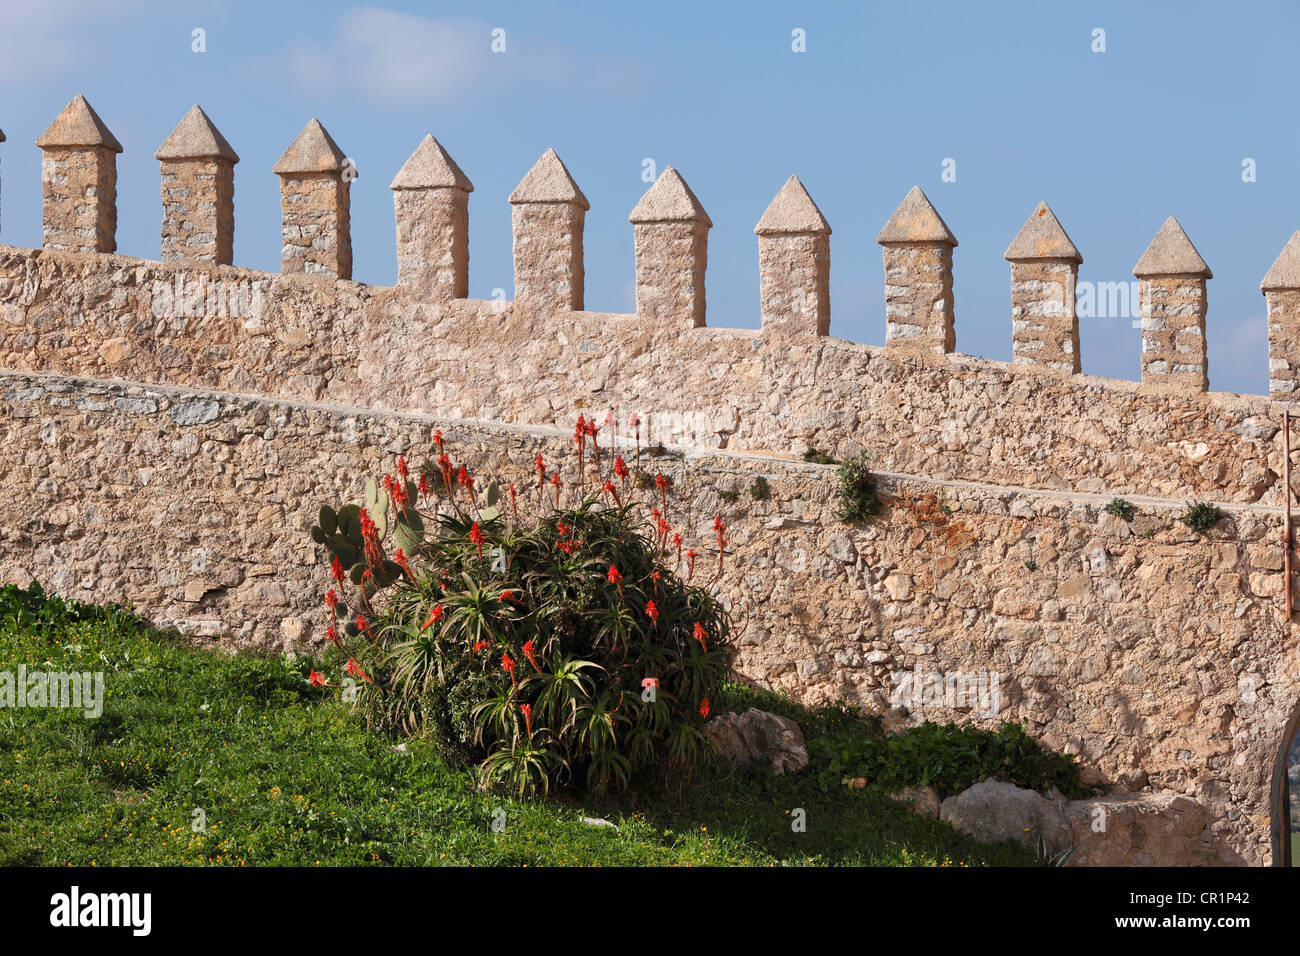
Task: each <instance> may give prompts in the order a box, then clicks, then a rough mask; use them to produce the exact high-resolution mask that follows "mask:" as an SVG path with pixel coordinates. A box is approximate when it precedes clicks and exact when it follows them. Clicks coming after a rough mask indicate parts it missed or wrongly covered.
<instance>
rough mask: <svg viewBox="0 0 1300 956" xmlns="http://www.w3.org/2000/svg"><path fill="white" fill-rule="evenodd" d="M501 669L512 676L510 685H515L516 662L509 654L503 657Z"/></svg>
mask: <svg viewBox="0 0 1300 956" xmlns="http://www.w3.org/2000/svg"><path fill="white" fill-rule="evenodd" d="M501 669H502V670H503V671H505V672H506V673H507V674H509V675H510V685H511V686H512V687H513V686H514V683H515V662H514V661H512V660H511V659H510V654H509V652H506V653H505V654H502V655H501Z"/></svg>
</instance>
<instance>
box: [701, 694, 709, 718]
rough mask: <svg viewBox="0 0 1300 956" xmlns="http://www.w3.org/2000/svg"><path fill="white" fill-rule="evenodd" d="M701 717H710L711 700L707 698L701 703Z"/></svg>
mask: <svg viewBox="0 0 1300 956" xmlns="http://www.w3.org/2000/svg"><path fill="white" fill-rule="evenodd" d="M700 716H701V717H708V716H709V698H707V697H706V698H704V700H702V701H700Z"/></svg>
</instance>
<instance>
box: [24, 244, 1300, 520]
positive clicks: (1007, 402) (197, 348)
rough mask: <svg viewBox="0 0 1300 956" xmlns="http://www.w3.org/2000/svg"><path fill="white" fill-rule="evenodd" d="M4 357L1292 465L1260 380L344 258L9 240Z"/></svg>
mask: <svg viewBox="0 0 1300 956" xmlns="http://www.w3.org/2000/svg"><path fill="white" fill-rule="evenodd" d="M178 283H179V285H178ZM178 288H179V292H178V291H177V290H178ZM232 296H234V297H236V298H238V297H239V296H243V297H244V298H245V299H246V300H247V301H245V302H244V304H243V306H241V308H243V309H244V311H243V312H239V308H234V309H232V307H231V306H230V305H229V301H230V299H231V297H232ZM254 310H255V311H256V314H251V313H252V312H254ZM232 312H235V313H238V314H232ZM502 355H509V356H510V361H508V362H503V361H501V356H502ZM0 368H8V369H14V370H24V371H41V372H57V373H61V374H69V375H86V376H92V377H102V378H118V379H123V380H130V381H142V382H154V383H158V384H177V385H179V384H189V385H201V386H204V387H214V388H225V389H229V390H232V391H248V392H257V393H260V394H264V395H271V396H277V397H283V398H290V399H295V400H304V401H319V400H328V401H333V402H340V403H345V404H355V405H361V406H366V407H373V408H377V409H386V410H392V411H412V412H422V413H429V414H437V415H446V416H451V417H457V418H481V419H485V420H493V421H511V422H517V423H521V424H537V425H557V426H567V425H568V424H569V423H571V422H572V420H573V419H574V418H576V417H577V415H578V414H580V413H581V414H587V415H594V416H595V417H596V419H597V420H598V421H603V420H604V418H605V416H606V414H608V413H609V412H610V411H611V410H612V411H613V412H614V413H615V414H616V415H617V416H618V417H620V418H623V419H626V418H627V417H628V416H629V414H630V413H632V412H636V413H638V414H639V415H640V416H641V418H642V420H643V421H644V422H645V426H644V430H643V433H644V434H645V435H646V437H647V438H648V439H649V440H651V441H663V442H664V443H666V444H672V445H680V446H684V447H693V448H726V449H728V450H735V451H757V452H771V453H776V454H788V455H789V454H793V455H797V454H799V453H801V452H802V451H803V450H804V449H806V448H808V447H816V448H819V449H822V450H824V451H828V452H830V453H832V454H834V455H836V456H841V457H842V456H847V455H850V454H853V453H855V452H856V451H857V450H859V449H863V450H866V451H867V452H869V453H870V455H871V457H872V462H873V464H874V466H875V467H877V468H879V469H881V470H887V471H900V472H910V473H915V474H924V475H928V476H931V477H936V478H957V479H963V480H968V481H988V482H992V483H997V484H1008V485H1018V486H1023V487H1031V488H1046V489H1075V490H1080V491H1087V492H1096V493H1113V494H1128V495H1133V494H1156V495H1164V496H1169V497H1178V498H1210V499H1214V500H1226V501H1237V502H1252V501H1260V500H1263V499H1264V497H1265V494H1266V492H1268V491H1269V489H1270V488H1272V487H1273V486H1274V484H1275V483H1276V481H1277V476H1278V474H1280V471H1281V452H1280V441H1281V440H1280V436H1279V435H1278V425H1277V418H1276V416H1275V415H1274V413H1273V412H1272V410H1271V405H1270V403H1269V402H1268V400H1267V399H1264V398H1262V397H1253V396H1239V395H1232V394H1228V393H1219V392H1212V393H1197V392H1187V391H1183V390H1178V389H1171V388H1163V387H1160V386H1152V385H1140V384H1137V383H1133V382H1122V381H1117V380H1114V379H1104V378H1099V377H1096V376H1087V375H1073V376H1070V375H1065V374H1059V373H1056V374H1054V373H1053V372H1051V371H1050V370H1043V369H1041V368H1038V367H1032V366H1031V367H1022V366H1014V365H1010V364H1008V363H1004V362H994V361H989V360H986V359H977V358H974V357H971V356H965V355H960V354H949V355H944V354H937V355H930V354H911V353H909V354H900V353H899V352H898V351H897V350H894V349H890V348H879V347H874V346H869V345H861V344H858V343H854V342H848V341H845V340H842V339H835V338H832V337H828V336H818V335H814V334H803V333H798V332H792V331H790V330H789V327H788V324H785V323H783V324H780V325H777V326H776V327H773V328H769V329H766V330H761V331H758V330H743V329H716V328H709V327H703V328H692V327H689V326H688V324H687V323H686V322H685V321H683V322H682V323H650V322H645V321H642V320H641V319H639V318H638V317H637V316H632V315H609V314H600V313H588V312H567V313H563V312H562V313H552V312H549V311H546V310H535V309H531V308H526V307H523V306H520V305H518V304H516V303H493V302H487V301H483V300H474V299H453V300H450V301H445V302H428V301H417V300H414V299H412V298H408V297H406V296H404V295H402V292H401V290H400V289H390V288H385V287H376V286H366V285H362V284H360V283H354V282H347V281H343V280H336V279H334V278H332V277H329V276H323V275H318V276H278V275H275V274H272V273H264V272H255V271H252V270H247V269H237V268H231V267H221V266H213V265H209V264H204V263H194V262H188V263H165V264H160V263H154V262H147V261H144V260H139V259H130V258H127V257H122V256H103V255H75V254H66V253H57V252H49V251H45V252H38V251H33V250H23V249H17V248H14V247H8V246H0ZM1274 494H1276V492H1274Z"/></svg>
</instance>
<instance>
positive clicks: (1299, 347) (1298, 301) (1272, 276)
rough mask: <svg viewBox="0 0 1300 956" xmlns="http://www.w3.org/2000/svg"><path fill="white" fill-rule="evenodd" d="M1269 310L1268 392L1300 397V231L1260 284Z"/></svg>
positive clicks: (1275, 397)
mask: <svg viewBox="0 0 1300 956" xmlns="http://www.w3.org/2000/svg"><path fill="white" fill-rule="evenodd" d="M1259 287H1260V289H1261V290H1262V291H1263V293H1264V302H1265V304H1266V306H1267V310H1268V394H1269V397H1270V398H1272V399H1273V401H1275V402H1296V401H1300V390H1298V387H1300V232H1296V233H1294V234H1293V235H1292V236H1291V238H1290V240H1288V241H1287V244H1286V246H1285V247H1284V248H1283V249H1282V252H1281V253H1280V254H1279V255H1278V257H1277V259H1276V261H1274V263H1273V265H1272V267H1271V268H1270V269H1269V270H1268V272H1267V273H1266V274H1265V276H1264V279H1263V281H1262V282H1260V284H1259Z"/></svg>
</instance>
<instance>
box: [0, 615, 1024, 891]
mask: <svg viewBox="0 0 1300 956" xmlns="http://www.w3.org/2000/svg"><path fill="white" fill-rule="evenodd" d="M11 610H12V609H11ZM88 614H89V615H90V616H92V617H96V618H98V620H90V621H81V622H76V621H68V620H55V621H53V622H51V623H49V624H46V625H41V624H40V623H39V622H33V621H31V620H26V621H22V622H19V621H16V620H15V617H14V615H13V614H12V613H9V614H0V671H16V670H17V667H18V665H19V664H23V663H25V664H26V665H27V666H28V668H29V669H32V668H36V669H42V670H43V669H47V668H48V669H52V670H68V671H82V670H89V671H96V670H99V671H103V672H104V680H105V695H106V703H105V708H104V713H103V716H101V717H99V718H98V719H86V718H84V717H82V716H81V715H80V714H74V713H72V712H69V711H58V710H48V709H47V710H36V709H22V710H10V709H3V708H0V864H8V865H13V864H38V865H64V864H77V865H92V864H93V865H99V866H105V865H155V864H163V865H178V864H223V865H245V864H247V865H280V864H291V865H313V864H320V865H357V864H401V865H437V864H469V865H493V864H497V865H520V864H527V865H530V866H536V865H557V864H558V865H564V864H584V865H593V864H599V865H661V864H662V865H683V864H704V865H760V866H767V865H821V864H868V865H887V866H895V865H901V866H907V865H984V864H992V865H1000V864H1011V865H1020V864H1026V863H1032V858H1031V857H1030V856H1029V855H1028V854H1026V853H1025V852H1024V851H1023V850H1021V849H1019V848H1018V847H1015V846H1012V845H1003V846H998V847H989V846H984V845H981V844H978V843H976V842H975V841H973V840H971V839H969V838H967V837H965V836H963V835H961V834H958V833H956V832H955V831H953V830H952V829H951V828H950V827H948V826H947V825H945V824H940V823H938V822H934V821H928V820H923V819H921V818H919V817H917V816H915V815H913V814H910V813H908V812H907V811H906V810H905V809H903V808H902V806H901V805H899V804H897V803H895V802H893V801H891V800H889V799H887V798H885V797H883V796H880V795H877V794H873V793H871V792H870V791H868V792H863V793H856V792H855V793H849V792H844V793H831V794H823V793H821V792H820V790H819V789H818V788H817V787H816V786H814V785H813V783H812V781H811V779H810V778H809V777H808V776H807V775H804V776H800V777H784V778H772V777H770V776H769V775H767V774H766V773H763V772H746V773H731V774H728V773H713V774H709V775H706V776H703V777H702V778H697V779H695V780H693V781H691V782H690V784H689V785H687V786H685V787H682V786H677V787H673V786H668V787H664V786H660V785H656V784H653V783H651V782H649V781H643V782H642V783H641V785H639V786H637V787H636V788H634V790H633V792H632V793H629V794H627V795H625V796H624V797H621V798H619V799H618V800H608V801H598V800H594V799H583V800H581V801H580V802H575V801H572V800H565V799H551V800H537V801H520V800H512V799H510V798H508V797H505V796H502V795H498V794H489V793H481V792H479V791H477V790H476V789H475V787H474V785H473V780H472V777H471V776H470V774H469V773H467V772H466V771H464V770H462V769H458V768H454V767H448V766H446V765H444V763H443V762H442V761H441V760H440V759H439V758H438V756H437V754H436V753H434V752H433V751H432V749H431V748H430V747H429V746H428V745H427V744H425V743H422V742H419V741H415V742H411V743H409V744H408V745H407V752H406V753H404V754H403V753H398V752H395V751H394V750H393V748H392V742H391V741H389V740H387V739H385V738H382V737H379V736H377V735H373V734H370V733H367V732H366V731H365V730H364V729H363V728H361V727H360V726H359V724H358V722H357V721H356V720H355V719H354V718H352V717H351V716H350V715H349V713H348V709H347V707H346V706H345V705H344V704H342V703H340V702H339V701H337V700H336V699H334V698H333V696H332V694H331V692H329V691H318V690H314V689H312V688H311V687H309V686H308V685H307V683H306V682H305V680H304V678H303V675H304V674H305V673H306V666H307V662H305V661H298V662H295V663H289V662H285V661H281V660H265V659H254V658H248V657H226V656H221V655H218V654H215V653H210V652H201V651H195V650H192V649H190V648H188V647H186V646H184V645H183V644H181V643H179V642H177V641H174V640H173V639H171V638H169V637H166V636H164V635H160V634H157V633H155V632H151V631H149V630H148V629H147V628H145V627H142V626H141V625H140V624H139V623H138V622H137V621H135V620H133V619H131V618H129V617H128V616H126V615H123V614H116V613H114V614H107V615H106V614H104V613H102V612H100V611H98V610H94V611H90V612H88ZM740 696H744V695H740ZM787 706H788V705H787ZM795 807H801V808H803V809H804V810H805V811H806V815H807V832H805V833H794V832H792V831H791V828H790V819H791V818H790V816H789V812H790V811H791V810H792V809H793V808H795ZM196 808H200V809H202V810H203V812H204V814H205V815H206V819H207V829H206V832H202V833H196V832H194V831H193V828H192V825H191V824H192V821H193V819H194V810H195V809H196ZM497 809H502V810H504V811H505V813H504V820H505V830H504V832H501V833H494V832H493V831H492V828H491V823H492V820H493V814H494V811H496V810H497ZM583 815H592V816H602V817H605V818H607V819H609V820H611V821H612V822H614V823H616V824H617V825H618V829H617V830H615V829H612V828H599V827H592V826H590V825H587V824H584V823H582V821H581V817H582V816H583Z"/></svg>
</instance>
